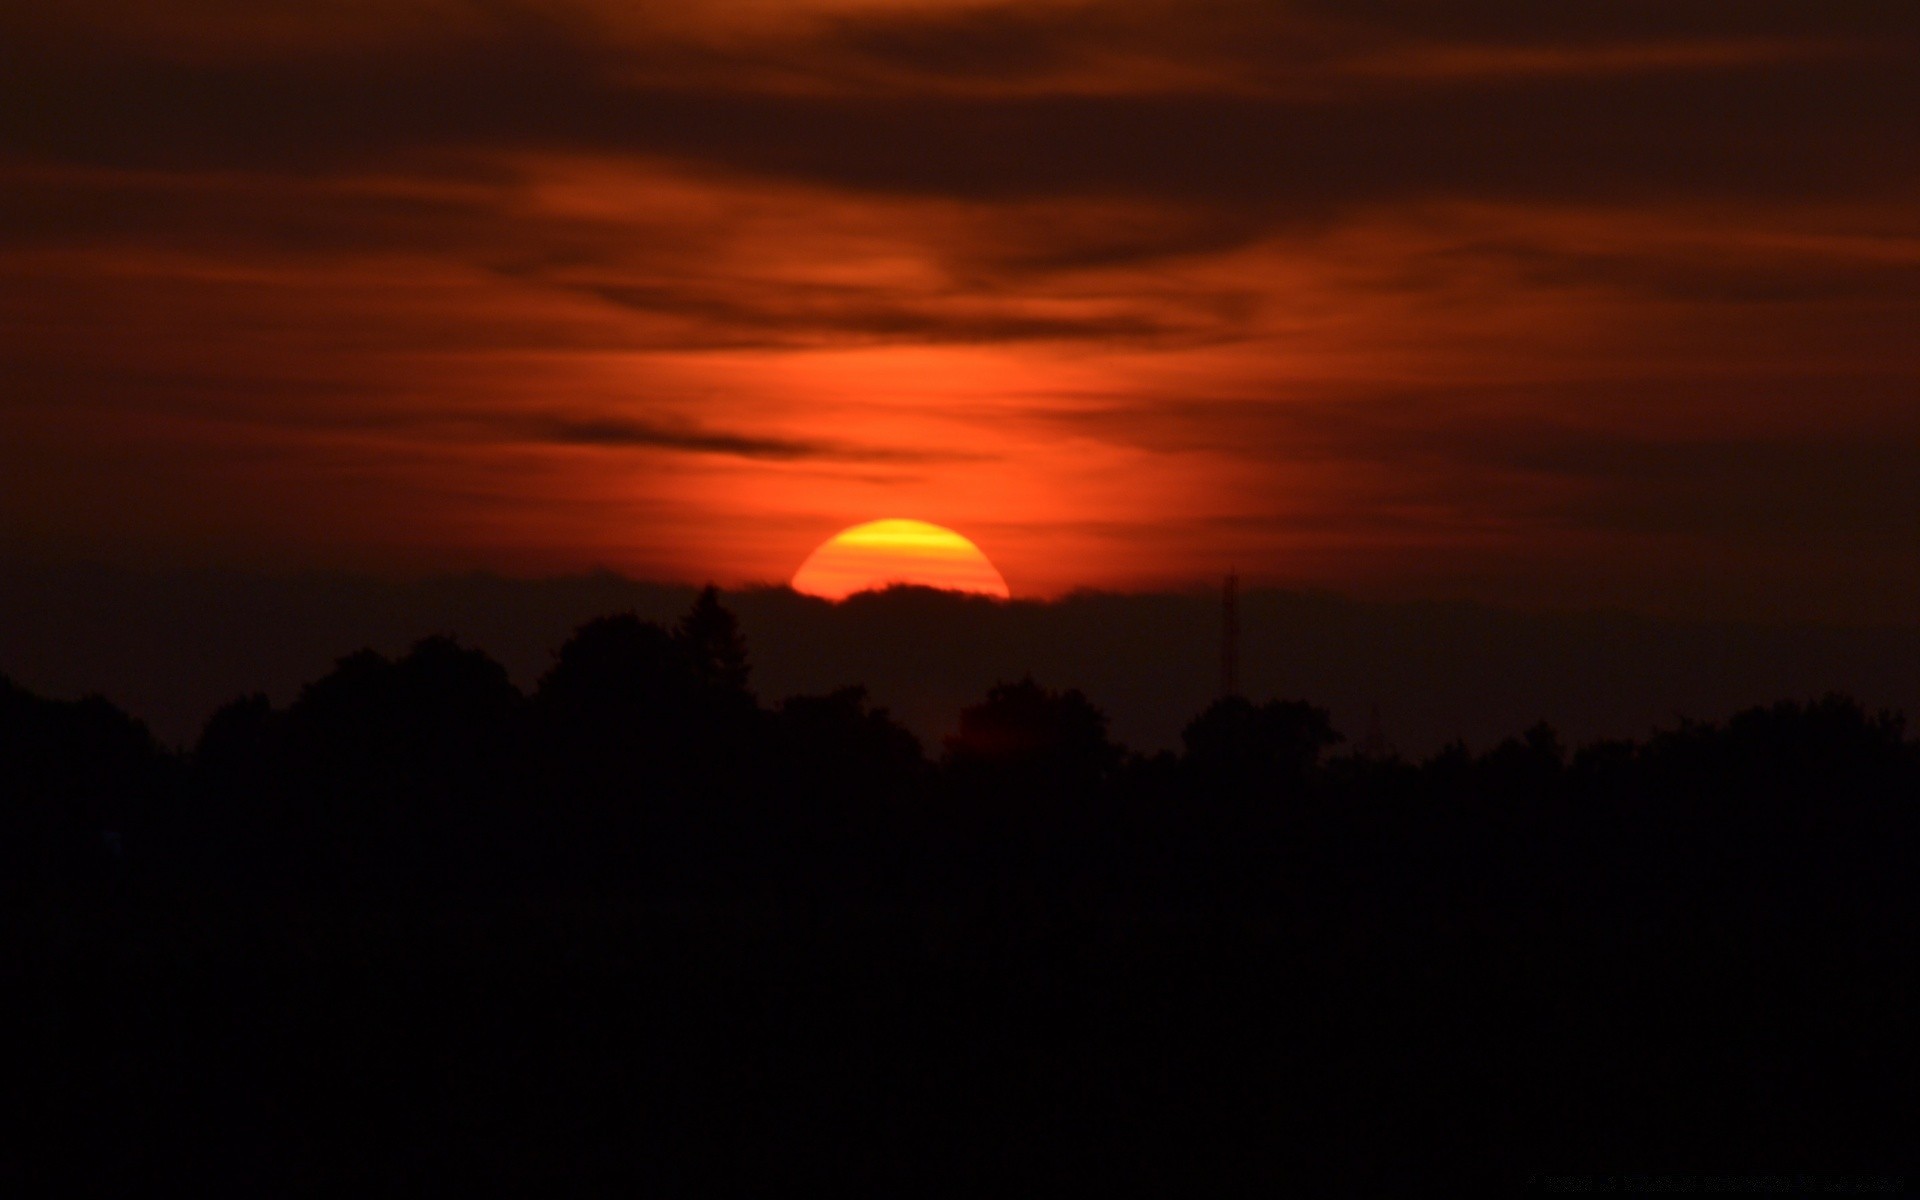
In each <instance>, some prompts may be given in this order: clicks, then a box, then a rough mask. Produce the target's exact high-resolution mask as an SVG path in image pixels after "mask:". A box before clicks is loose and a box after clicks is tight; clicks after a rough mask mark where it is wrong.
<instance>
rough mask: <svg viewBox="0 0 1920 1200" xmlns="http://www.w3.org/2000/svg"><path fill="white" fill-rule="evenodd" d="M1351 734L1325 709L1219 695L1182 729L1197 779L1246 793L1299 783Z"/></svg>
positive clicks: (1231, 791) (1271, 792)
mask: <svg viewBox="0 0 1920 1200" xmlns="http://www.w3.org/2000/svg"><path fill="white" fill-rule="evenodd" d="M1345 740H1346V739H1345V738H1343V737H1342V736H1341V735H1340V734H1339V733H1337V732H1335V730H1334V728H1333V721H1332V718H1331V716H1329V714H1328V713H1327V711H1326V710H1325V709H1322V708H1315V707H1314V706H1313V705H1311V704H1307V703H1305V702H1303V701H1286V700H1269V701H1267V702H1266V703H1265V704H1260V705H1255V704H1253V703H1252V702H1251V701H1249V700H1247V699H1245V698H1243V697H1240V696H1222V697H1221V698H1220V699H1218V700H1215V701H1214V702H1213V703H1212V704H1211V705H1209V706H1208V708H1207V710H1206V711H1205V712H1203V713H1201V714H1200V715H1199V716H1198V717H1196V718H1194V720H1193V721H1192V723H1191V724H1189V725H1188V726H1187V728H1186V730H1185V732H1184V733H1182V734H1181V741H1182V742H1183V743H1184V744H1185V746H1186V752H1187V753H1186V763H1187V766H1188V768H1189V769H1190V770H1191V772H1192V774H1193V777H1194V779H1195V781H1196V783H1197V784H1198V785H1199V786H1201V787H1203V788H1208V789H1217V790H1219V791H1222V792H1225V793H1229V794H1234V795H1242V796H1246V795H1265V796H1272V795H1275V794H1277V793H1278V792H1280V791H1282V790H1294V789H1298V788H1299V787H1300V786H1301V785H1302V784H1303V783H1304V782H1305V781H1306V779H1307V777H1308V775H1309V773H1310V772H1312V771H1313V769H1314V768H1315V767H1316V766H1318V765H1319V762H1320V756H1321V754H1322V753H1323V752H1325V751H1326V750H1328V749H1329V748H1331V747H1333V746H1336V745H1338V744H1339V743H1341V742H1343V741H1345Z"/></svg>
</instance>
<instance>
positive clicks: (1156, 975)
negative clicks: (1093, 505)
mask: <svg viewBox="0 0 1920 1200" xmlns="http://www.w3.org/2000/svg"><path fill="white" fill-rule="evenodd" d="M0 796H4V804H0V822H3V825H0V855H4V866H5V874H6V880H7V887H8V889H9V891H10V892H11V893H12V898H13V901H14V903H13V905H12V906H11V907H12V908H13V911H14V912H16V913H17V914H18V915H19V920H18V921H17V922H16V929H17V931H18V933H19V934H20V937H19V939H18V941H17V942H16V946H17V947H18V954H17V956H16V963H17V965H18V966H19V967H20V980H21V982H20V984H19V985H18V992H17V996H18V997H19V998H21V999H23V1000H24V1001H26V1009H27V1011H28V1012H29V1014H30V1015H29V1017H28V1018H27V1019H26V1020H25V1021H24V1022H23V1023H22V1024H21V1025H20V1026H19V1030H20V1032H19V1041H20V1043H21V1048H22V1049H23V1050H24V1052H25V1053H24V1056H23V1058H24V1062H25V1064H26V1065H25V1067H24V1068H23V1069H22V1070H21V1071H20V1072H19V1073H18V1074H17V1075H16V1079H17V1081H18V1082H17V1088H18V1090H19V1092H20V1094H21V1097H22V1098H24V1099H26V1100H27V1101H28V1102H29V1107H30V1109H31V1110H32V1112H33V1113H34V1117H33V1119H32V1121H30V1122H29V1123H28V1124H27V1125H26V1126H23V1127H22V1137H23V1139H24V1140H23V1144H25V1143H26V1142H31V1141H33V1140H38V1141H39V1142H40V1143H41V1144H42V1145H46V1146H51V1145H55V1144H66V1142H67V1140H68V1138H69V1136H70V1135H71V1134H72V1133H73V1132H74V1131H75V1130H84V1131H86V1134H87V1137H88V1139H89V1141H90V1143H91V1144H92V1145H93V1146H94V1150H93V1151H92V1152H91V1153H89V1154H87V1155H86V1156H84V1157H82V1158H61V1157H59V1156H57V1155H56V1156H50V1158H49V1160H48V1161H47V1162H46V1163H45V1164H43V1166H42V1167H41V1168H40V1169H43V1170H45V1171H47V1172H50V1173H51V1174H52V1175H53V1177H54V1178H57V1179H62V1180H69V1181H70V1180H72V1179H74V1178H78V1177H80V1176H84V1175H104V1176H110V1177H115V1178H118V1179H120V1180H122V1181H125V1180H137V1179H151V1178H154V1177H156V1175H157V1174H159V1173H164V1172H167V1171H178V1172H181V1173H183V1174H185V1175H186V1176H188V1177H191V1178H197V1179H201V1180H218V1181H224V1182H228V1183H234V1184H243V1185H247V1186H252V1187H273V1188H275V1189H276V1190H286V1189H288V1188H291V1190H296V1191H297V1190H303V1189H304V1190H331V1189H332V1188H334V1187H337V1186H339V1185H341V1184H344V1183H356V1184H361V1185H367V1184H371V1183H374V1182H376V1181H377V1182H378V1183H379V1184H381V1185H382V1186H386V1185H391V1184H393V1183H394V1182H396V1181H400V1182H406V1183H412V1184H416V1185H421V1186H427V1185H444V1184H446V1183H447V1182H448V1181H451V1180H457V1179H465V1180H473V1181H481V1180H484V1181H487V1182H489V1183H494V1184H497V1183H499V1182H501V1181H513V1182H516V1183H519V1184H523V1185H529V1186H530V1185H534V1184H537V1183H551V1182H555V1181H568V1182H588V1181H590V1182H594V1183H608V1182H623V1183H643V1184H653V1185H660V1186H668V1187H674V1186H678V1187H682V1188H704V1187H707V1186H710V1185H712V1184H714V1183H715V1182H717V1181H723V1180H728V1181H737V1180H753V1181H760V1182H769V1181H782V1182H788V1181H796V1180H800V1179H802V1178H806V1177H809V1176H812V1177H820V1178H833V1179H838V1180H843V1181H847V1180H850V1181H853V1182H863V1183H866V1184H870V1185H881V1184H887V1183H899V1182H905V1181H923V1180H928V1179H936V1180H943V1181H947V1182H951V1183H956V1184H961V1185H967V1184H973V1185H985V1184H987V1183H989V1182H993V1181H1005V1180H1008V1179H1014V1180H1019V1181H1021V1182H1024V1183H1028V1184H1034V1185H1046V1184H1052V1185H1059V1186H1067V1185H1071V1186H1074V1187H1076V1188H1079V1187H1083V1186H1086V1185H1088V1184H1092V1183H1099V1182H1106V1183H1113V1184H1128V1185H1136V1186H1137V1185H1138V1184H1140V1183H1142V1182H1146V1181H1156V1182H1160V1183H1164V1184H1166V1185H1168V1186H1174V1185H1184V1186H1191V1185H1193V1184H1194V1183H1195V1182H1196V1181H1200V1180H1205V1179H1209V1178H1219V1179H1231V1180H1234V1181H1242V1182H1260V1181H1267V1182H1299V1181H1301V1180H1303V1179H1308V1178H1314V1179H1323V1180H1326V1181H1331V1182H1344V1183H1357V1182H1410V1181H1431V1180H1434V1179H1445V1178H1447V1177H1448V1173H1459V1172H1494V1173H1495V1175H1496V1177H1497V1178H1504V1179H1506V1180H1507V1181H1508V1182H1510V1183H1518V1182H1520V1181H1523V1180H1524V1179H1525V1178H1526V1177H1527V1176H1528V1175H1530V1174H1534V1173H1537V1172H1539V1171H1542V1170H1599V1171H1603V1172H1605V1171H1622V1170H1631V1169H1654V1168H1656V1167H1657V1168H1659V1169H1697V1170H1706V1169H1735V1168H1738V1169H1747V1168H1751V1167H1755V1166H1759V1165H1768V1166H1771V1167H1776V1168H1781V1167H1784V1168H1788V1169H1796V1168H1797V1169H1809V1168H1815V1167H1817V1168H1818V1169H1826V1170H1831V1169H1834V1168H1836V1167H1846V1168H1848V1169H1867V1168H1888V1167H1897V1166H1898V1165H1899V1164H1901V1163H1902V1162H1904V1161H1905V1159H1906V1157H1907V1156H1908V1155H1909V1154H1910V1152H1911V1150H1912V1149H1913V1144H1912V1133H1911V1125H1912V1122H1911V1120H1910V1117H1911V1111H1912V1110H1911V1094H1910V1086H1911V1080H1912V1078H1913V1077H1914V1067H1915V1066H1916V1065H1920V1063H1916V1061H1915V1055H1914V1053H1913V1051H1912V1050H1911V1049H1910V1048H1909V1047H1908V1046H1907V1042H1908V1040H1909V1039H1908V1037H1907V1034H1908V1029H1907V1027H1908V1025H1910V1023H1911V1013H1912V1011H1913V1008H1912V1002H1913V1000H1914V999H1915V992H1914V983H1915V978H1914V970H1913V965H1912V954H1911V951H1912V946H1913V945H1914V940H1913V935H1914V933H1915V932H1916V930H1915V916H1916V912H1920V908H1917V907H1916V904H1915V900H1916V891H1915V888H1916V885H1915V880H1914V863H1915V858H1914V852H1915V850H1916V848H1917V846H1920V843H1917V841H1916V832H1920V819H1917V818H1916V810H1915V801H1916V799H1917V798H1920V745H1917V744H1916V743H1915V742H1914V741H1912V740H1909V739H1908V738H1907V737H1906V736H1905V730H1904V727H1903V724H1902V721H1901V719H1900V718H1899V717H1897V716H1894V715H1890V714H1869V713H1867V712H1864V711H1862V710H1861V708H1860V707H1859V706H1858V705H1856V704H1854V703H1852V702H1851V701H1849V700H1847V699H1845V698H1841V697H1828V698H1825V699H1822V700H1818V701H1815V702H1812V703H1791V702H1788V703H1780V704H1775V705H1772V706H1770V707H1762V708H1754V709H1751V710H1748V711H1746V712H1742V713H1740V714H1737V715H1735V716H1734V717H1732V718H1731V719H1730V720H1727V721H1725V722H1724V723H1698V722H1683V723H1681V724H1679V725H1678V726H1677V727H1675V728H1672V729H1669V730H1665V731H1662V732H1658V733H1655V734H1653V735H1652V736H1650V737H1649V738H1647V739H1646V740H1644V741H1608V742H1602V743H1598V744H1594V745H1589V746H1585V747H1581V748H1579V749H1578V750H1577V751H1573V752H1569V750H1568V749H1567V748H1566V747H1565V746H1563V745H1562V744H1561V742H1560V740H1559V738H1558V736H1557V735H1556V734H1555V732H1554V731H1553V730H1552V729H1551V728H1549V727H1547V726H1544V725H1542V726H1538V727H1536V728H1534V729H1531V730H1528V731H1526V732H1525V733H1523V734H1521V735H1519V736H1516V737H1513V738H1511V739H1509V740H1507V741H1505V742H1503V743H1501V744H1499V745H1497V746H1495V747H1493V748H1492V749H1490V750H1487V751H1486V752H1484V753H1480V754H1474V753H1471V752H1469V751H1468V750H1467V749H1466V748H1465V747H1464V746H1462V745H1459V744H1457V743H1456V744H1455V745H1452V746H1450V747H1448V748H1447V749H1446V750H1444V751H1442V752H1441V753H1439V754H1437V755H1435V756H1433V757H1432V758H1430V759H1428V760H1426V761H1423V762H1408V761H1404V760H1401V759H1399V758H1397V757H1394V756H1391V755H1382V754H1378V753H1370V752H1363V751H1356V750H1353V749H1352V748H1350V747H1349V746H1348V745H1347V743H1346V742H1345V741H1344V740H1343V738H1342V737H1341V735H1340V734H1339V733H1338V732H1337V731H1336V730H1335V729H1334V728H1333V727H1332V724H1331V722H1330V720H1329V717H1328V714H1327V713H1326V712H1325V711H1324V710H1322V709H1320V708H1317V707H1315V706H1313V705H1312V704H1309V703H1306V702H1300V701H1285V700H1271V701H1266V702H1263V703H1256V702H1254V701H1251V700H1248V699H1245V698H1241V697H1236V696H1229V697H1224V698H1222V699H1220V700H1218V701H1216V702H1215V703H1214V704H1213V705H1212V706H1210V707H1209V708H1208V709H1207V710H1206V711H1205V712H1203V713H1201V714H1199V715H1198V716H1196V717H1195V718H1194V719H1193V721H1192V722H1191V723H1190V724H1189V725H1188V726H1187V729H1186V732H1185V735H1184V738H1183V746H1182V751H1181V752H1180V753H1178V754H1173V753H1161V754H1156V755H1141V754H1136V753H1132V752H1129V751H1128V750H1126V749H1125V748H1124V747H1121V746H1119V745H1116V744H1115V743H1114V742H1113V741H1112V740H1111V739H1110V738H1109V736H1108V733H1107V727H1106V720H1105V718H1104V716H1103V715H1102V714H1101V712H1100V711H1099V709H1098V708H1097V707H1096V706H1094V705H1093V704H1092V703H1091V702H1090V701H1089V700H1088V699H1087V698H1086V697H1085V696H1083V695H1081V694H1080V693H1079V692H1078V691H1072V690H1069V691H1064V692H1062V691H1055V690H1053V689H1050V688H1048V687H1045V686H1042V685H1041V684H1039V683H1036V682H1035V681H1033V680H1032V679H1024V680H1020V681H1016V682H1007V683H1003V684H1001V685H999V686H996V687H994V688H992V689H991V690H990V691H989V692H988V694H987V695H986V696H985V697H984V698H982V699H981V701H980V702H979V703H977V704H975V705H973V706H971V707H968V708H966V709H965V710H964V711H962V712H961V713H959V714H958V723H957V729H956V732H955V733H954V734H953V735H952V736H951V737H949V738H948V739H946V741H945V742H944V744H943V745H942V746H941V747H940V748H939V750H938V752H937V754H931V755H930V754H929V753H928V752H927V749H926V748H925V747H923V746H922V745H921V744H920V743H919V742H918V741H917V740H916V738H915V737H914V736H913V735H912V734H911V733H909V732H908V731H907V730H906V729H904V728H903V727H902V726H900V725H899V724H897V723H896V722H894V721H893V720H891V719H890V718H889V717H888V715H887V713H886V711H885V710H884V709H881V708H877V707H875V706H874V705H873V703H872V702H871V700H870V698H869V697H868V696H867V694H866V693H865V691H864V690H863V689H862V688H860V687H857V686H850V687H847V688H844V689H841V690H839V691H835V692H832V693H829V694H826V695H818V696H796V697H791V698H788V699H785V700H783V701H781V702H779V703H777V704H773V705H767V704H763V703H761V702H760V701H759V699H757V698H756V696H755V695H754V693H753V692H752V690H751V689H750V671H749V662H748V656H747V651H746V647H745V645H744V644H743V641H742V639H741V636H740V633H739V630H738V627H737V625H736V623H735V621H734V619H733V617H732V615H731V614H730V613H729V612H728V611H727V610H726V608H725V607H724V606H723V605H722V604H721V602H720V599H719V597H718V594H717V593H716V592H715V591H714V590H713V589H711V588H710V589H708V590H707V591H706V592H704V593H703V594H702V595H701V596H700V597H699V599H698V600H697V601H696V602H695V604H694V605H693V607H692V609H691V610H690V611H689V612H688V613H687V614H686V615H685V616H684V617H683V618H682V619H681V620H680V621H679V622H678V623H677V624H676V625H674V626H673V627H672V628H665V627H662V626H660V625H657V624H654V623H650V622H646V621H642V620H640V619H638V618H637V617H635V616H632V615H615V616H609V617H604V618H601V619H598V620H594V621H591V622H588V623H587V624H585V625H583V626H581V627H580V628H579V629H578V630H577V631H576V632H575V634H574V635H573V637H572V638H571V639H570V640H569V641H568V642H567V643H566V644H565V645H564V646H562V647H561V648H560V649H559V651H558V652H557V653H556V655H555V657H554V661H553V664H552V667H551V669H549V670H548V671H547V673H546V674H545V675H544V676H543V677H542V678H541V679H540V680H539V682H538V685H537V686H536V687H535V688H534V690H533V691H532V693H531V694H523V693H522V692H521V691H520V690H519V689H518V688H516V687H515V685H514V684H513V683H512V681H511V680H510V679H509V677H508V675H507V673H506V671H505V670H504V669H503V668H502V667H501V666H500V665H499V664H497V663H495V662H494V661H492V660H491V659H489V658H488V657H487V656H486V655H485V654H484V653H482V652H481V651H479V650H477V649H474V648H471V647H466V646H462V645H460V644H458V643H456V642H455V641H453V640H450V639H447V638H443V637H433V638H428V639H426V640H424V641H421V642H419V643H418V644H416V645H415V646H414V647H413V648H412V649H411V650H410V651H408V652H407V653H406V654H405V655H403V656H401V657H399V658H387V657H385V656H382V655H379V654H376V653H374V652H372V651H364V650H363V651H361V652H359V653H357V654H353V655H350V656H349V657H347V658H344V659H342V660H340V661H339V663H338V664H337V666H336V667H335V668H334V670H333V671H332V672H331V673H329V674H328V675H326V676H325V677H324V678H321V679H319V680H316V681H314V682H312V683H310V684H309V685H307V686H306V687H305V688H304V689H303V690H302V691H301V692H300V694H299V696H298V697H297V698H296V699H294V700H293V701H292V702H291V703H290V704H288V705H287V706H286V707H284V708H278V707H275V706H274V705H272V704H271V703H269V702H268V700H267V699H266V698H265V697H264V696H259V695H254V696H248V697H243V698H241V699H238V700H236V701H234V702H233V703H231V704H228V705H227V706H225V707H224V708H222V709H220V710H219V711H218V712H216V713H215V714H213V716H212V717H211V718H210V719H209V720H208V722H207V724H206V726H205V729H204V731H203V733H202V735H201V736H200V738H199V741H198V743H197V744H196V745H195V746H193V747H192V748H191V749H190V750H189V751H186V752H184V753H170V752H167V751H164V750H162V749H160V748H159V747H157V746H156V745H155V744H154V743H153V741H152V740H151V738H149V737H148V735H147V734H146V731H145V730H144V728H143V727H142V726H141V725H140V724H139V723H138V722H137V721H135V720H134V719H132V718H131V717H129V716H127V715H126V714H124V713H122V712H120V711H118V710H117V709H115V708H114V707H112V706H111V705H109V704H108V703H106V702H105V701H103V700H100V699H97V698H93V699H87V700H83V701H80V702H77V703H63V702H55V701H51V700H47V699H44V698H41V697H38V696H35V695H33V694H31V693H29V692H27V691H25V690H23V689H21V688H19V687H17V686H15V685H13V684H12V683H11V682H8V681H6V680H4V678H0Z"/></svg>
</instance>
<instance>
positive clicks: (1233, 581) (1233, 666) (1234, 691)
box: [1220, 570, 1240, 696]
mask: <svg viewBox="0 0 1920 1200" xmlns="http://www.w3.org/2000/svg"><path fill="white" fill-rule="evenodd" d="M1220 694H1221V695H1222V696H1238V695H1239V694H1240V576H1239V575H1238V574H1237V573H1235V572H1234V571H1231V570H1229V571H1228V572H1227V586H1226V588H1225V590H1224V591H1223V592H1222V593H1221V597H1220Z"/></svg>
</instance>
